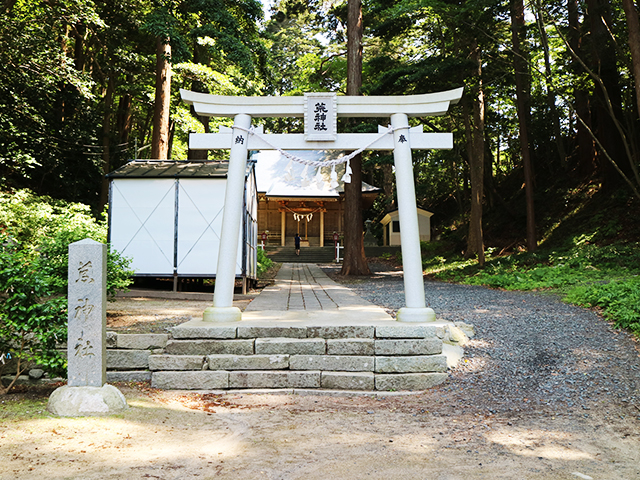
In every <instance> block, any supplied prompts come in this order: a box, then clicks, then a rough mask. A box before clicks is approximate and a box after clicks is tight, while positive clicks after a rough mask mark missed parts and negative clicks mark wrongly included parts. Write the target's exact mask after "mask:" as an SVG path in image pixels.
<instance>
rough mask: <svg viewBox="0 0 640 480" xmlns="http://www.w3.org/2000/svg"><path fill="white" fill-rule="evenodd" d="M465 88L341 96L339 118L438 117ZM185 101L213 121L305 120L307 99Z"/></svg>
mask: <svg viewBox="0 0 640 480" xmlns="http://www.w3.org/2000/svg"><path fill="white" fill-rule="evenodd" d="M462 92H463V88H456V89H453V90H447V91H444V92H437V93H426V94H422V95H389V96H342V95H341V96H338V97H337V115H338V116H339V117H390V116H391V115H393V114H396V113H404V114H405V115H407V116H408V117H419V116H435V115H444V114H445V113H447V111H448V109H449V106H450V105H455V104H457V103H458V102H459V101H460V98H461V97H462ZM180 95H181V96H182V100H183V101H184V102H186V103H188V104H189V105H193V107H194V109H195V111H196V113H197V114H198V115H202V116H209V117H235V116H236V115H238V114H242V113H244V114H246V115H250V116H252V117H302V116H304V104H305V97H304V96H295V97H274V96H272V97H242V96H225V95H211V94H208V93H198V92H192V91H190V90H183V89H181V90H180Z"/></svg>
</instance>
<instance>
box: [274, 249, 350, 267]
mask: <svg viewBox="0 0 640 480" xmlns="http://www.w3.org/2000/svg"><path fill="white" fill-rule="evenodd" d="M265 252H266V254H267V256H268V257H269V258H270V259H271V260H273V261H274V262H278V263H333V262H335V257H336V253H335V249H334V248H333V246H330V247H302V248H301V249H300V255H296V252H295V248H294V247H293V245H291V246H285V247H266V248H265ZM342 252H344V250H343V251H342ZM342 252H341V253H342Z"/></svg>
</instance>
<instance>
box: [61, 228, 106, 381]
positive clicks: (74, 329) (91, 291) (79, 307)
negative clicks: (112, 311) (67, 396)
mask: <svg viewBox="0 0 640 480" xmlns="http://www.w3.org/2000/svg"><path fill="white" fill-rule="evenodd" d="M68 278H69V308H68V310H69V314H68V319H69V326H68V337H67V338H68V340H67V361H68V376H69V381H68V385H69V386H72V387H102V385H103V384H104V383H105V382H106V358H107V355H106V338H105V336H106V333H105V332H106V300H107V299H106V293H105V292H106V289H105V288H104V283H105V281H106V278H107V246H106V245H104V244H102V243H98V242H95V241H93V240H90V239H86V240H82V241H80V242H76V243H72V244H71V245H69V277H68Z"/></svg>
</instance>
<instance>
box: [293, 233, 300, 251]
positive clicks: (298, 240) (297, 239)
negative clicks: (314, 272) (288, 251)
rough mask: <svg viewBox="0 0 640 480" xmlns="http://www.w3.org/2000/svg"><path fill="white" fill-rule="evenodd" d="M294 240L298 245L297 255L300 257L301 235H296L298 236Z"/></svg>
mask: <svg viewBox="0 0 640 480" xmlns="http://www.w3.org/2000/svg"><path fill="white" fill-rule="evenodd" d="M293 240H294V242H295V244H296V255H300V234H299V233H296V236H295V238H294V239H293Z"/></svg>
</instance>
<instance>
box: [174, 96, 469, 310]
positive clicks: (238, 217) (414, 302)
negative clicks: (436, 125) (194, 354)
mask: <svg viewBox="0 0 640 480" xmlns="http://www.w3.org/2000/svg"><path fill="white" fill-rule="evenodd" d="M462 91H463V89H462V88H458V89H455V90H450V91H446V92H440V93H432V94H425V95H406V96H383V97H337V96H335V95H333V97H330V95H331V94H326V93H325V94H307V95H308V96H309V97H307V95H305V97H227V96H219V95H208V94H203V93H196V92H190V91H187V90H181V91H180V93H181V95H182V99H183V100H184V101H185V102H186V103H188V104H191V105H193V107H194V109H195V111H196V113H198V115H202V116H218V117H233V118H234V126H233V129H231V130H230V129H228V128H227V129H221V132H220V133H217V134H192V135H191V136H190V138H189V147H190V148H194V149H207V150H209V149H211V150H213V149H226V148H229V149H230V158H229V171H228V174H227V187H226V191H225V205H224V213H223V218H222V231H221V240H220V253H219V255H218V266H217V271H216V286H215V290H214V297H213V307H209V308H207V309H206V310H205V312H204V317H203V320H204V321H212V322H225V321H238V320H241V318H242V313H241V312H240V310H239V309H238V308H236V307H233V289H234V283H235V261H236V257H237V248H238V238H239V234H240V225H241V221H242V196H243V189H244V174H245V170H246V162H247V154H248V150H249V148H250V149H251V150H265V149H273V148H274V145H275V146H276V148H279V149H282V150H302V149H313V150H356V149H360V148H365V147H366V146H370V148H371V149H372V150H378V149H380V150H391V149H392V150H393V157H394V164H395V169H396V184H397V185H398V188H397V196H398V214H399V220H400V238H401V249H402V266H403V273H404V290H405V303H406V307H403V308H401V309H400V310H399V311H398V313H397V315H396V319H397V320H398V321H402V322H428V321H434V320H435V312H434V311H433V310H432V309H431V308H427V307H426V302H425V294H424V280H423V277H422V259H421V255H420V234H419V229H418V215H417V210H416V196H415V184H414V177H413V164H412V159H411V150H412V149H449V148H452V147H453V136H452V134H451V133H428V134H425V133H422V128H421V127H419V128H416V127H414V128H410V127H409V117H415V116H433V115H443V114H445V113H446V112H447V111H448V109H449V106H450V105H451V104H455V103H457V102H458V101H459V100H460V97H461V96H462ZM316 97H318V98H321V99H324V98H327V102H333V107H330V108H329V110H330V111H331V112H332V114H333V116H334V120H335V117H388V118H390V121H391V127H392V129H391V130H390V132H389V133H392V135H393V139H392V140H391V139H390V138H388V137H387V138H379V139H378V140H376V138H374V137H376V135H375V134H373V137H372V136H371V135H372V134H338V133H337V132H334V134H333V135H329V137H330V138H326V139H321V140H320V141H317V139H316V137H313V134H311V135H308V134H307V133H305V135H301V134H298V135H295V134H283V135H277V134H276V135H264V134H262V133H261V132H259V131H256V132H257V133H258V134H257V135H248V133H249V132H250V129H251V118H252V117H283V116H288V117H305V116H306V115H308V112H309V107H308V103H306V102H308V99H313V101H316V100H317V98H316ZM317 105H318V104H316V106H317ZM323 106H324V103H323ZM306 119H307V120H308V117H307V118H306ZM328 121H330V119H329V120H328ZM334 124H335V121H334ZM305 127H306V123H305ZM323 127H324V125H323ZM323 129H324V128H323ZM329 130H331V128H329ZM383 133H384V132H383ZM366 135H369V137H368V138H367V137H366ZM310 140H311V141H310ZM373 140H376V142H375V143H373V144H372V145H370V144H371V143H372V141H373Z"/></svg>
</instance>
